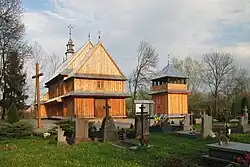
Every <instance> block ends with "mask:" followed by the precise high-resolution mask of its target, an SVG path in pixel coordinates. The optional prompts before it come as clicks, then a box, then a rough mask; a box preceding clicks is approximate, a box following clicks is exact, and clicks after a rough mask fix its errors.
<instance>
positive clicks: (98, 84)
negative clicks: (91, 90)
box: [97, 81, 104, 89]
mask: <svg viewBox="0 0 250 167" xmlns="http://www.w3.org/2000/svg"><path fill="white" fill-rule="evenodd" d="M97 88H100V89H103V88H104V81H97Z"/></svg>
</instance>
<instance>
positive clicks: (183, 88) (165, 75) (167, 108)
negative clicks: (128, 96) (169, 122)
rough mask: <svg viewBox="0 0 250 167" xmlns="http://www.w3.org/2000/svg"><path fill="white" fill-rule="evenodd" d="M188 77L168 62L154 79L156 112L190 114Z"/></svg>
mask: <svg viewBox="0 0 250 167" xmlns="http://www.w3.org/2000/svg"><path fill="white" fill-rule="evenodd" d="M187 79H188V77H186V76H185V75H184V74H183V73H181V72H180V71H178V70H177V69H176V68H174V67H173V66H172V65H171V64H168V65H167V66H166V67H165V68H163V69H162V71H160V72H159V73H158V74H157V75H156V77H154V78H153V79H152V80H151V81H152V88H151V92H150V93H149V94H150V95H152V97H153V101H154V102H155V108H154V111H155V114H164V115H168V116H169V117H171V116H173V117H175V116H177V117H179V116H181V115H186V114H188V94H189V93H190V92H189V91H188V88H187Z"/></svg>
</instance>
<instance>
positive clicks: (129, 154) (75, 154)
mask: <svg viewBox="0 0 250 167" xmlns="http://www.w3.org/2000/svg"><path fill="white" fill-rule="evenodd" d="M233 139H234V140H238V141H240V140H245V141H246V142H247V141H250V140H249V139H250V136H249V135H241V136H234V137H233ZM149 141H150V144H152V145H155V146H154V147H151V148H148V149H146V150H137V151H130V150H126V149H120V148H115V147H113V146H111V145H110V144H109V143H87V142H86V143H81V144H79V145H73V146H57V145H55V144H49V143H48V140H45V139H41V138H29V139H19V140H18V139H12V140H8V141H1V142H0V157H1V163H0V166H3V167H5V166H8V167H33V166H37V167H57V166H58V167H64V166H65V167H66V166H67V167H69V166H70V167H77V166H82V167H83V166H88V167H91V166H101V167H111V166H112V167H113V166H117V167H136V166H145V167H154V166H164V164H166V161H167V159H168V157H169V156H175V157H178V158H181V159H184V160H186V161H188V162H192V163H200V161H201V158H200V157H201V154H202V153H206V148H205V144H206V143H211V142H215V141H211V140H201V139H187V138H183V137H178V136H175V135H169V134H162V133H154V134H151V135H150V138H149Z"/></svg>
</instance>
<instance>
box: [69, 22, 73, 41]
mask: <svg viewBox="0 0 250 167" xmlns="http://www.w3.org/2000/svg"><path fill="white" fill-rule="evenodd" d="M68 28H69V39H71V30H72V28H74V27H72V25H71V24H70V25H68Z"/></svg>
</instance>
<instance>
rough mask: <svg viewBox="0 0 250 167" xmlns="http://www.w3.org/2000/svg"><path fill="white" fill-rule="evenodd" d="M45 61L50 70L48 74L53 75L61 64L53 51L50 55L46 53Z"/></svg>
mask: <svg viewBox="0 0 250 167" xmlns="http://www.w3.org/2000/svg"><path fill="white" fill-rule="evenodd" d="M46 62H47V65H48V69H49V71H50V73H49V76H52V75H54V74H55V72H56V70H57V69H58V67H59V66H60V64H61V60H60V58H59V57H58V56H57V55H56V54H55V53H52V54H51V55H47V58H46Z"/></svg>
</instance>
